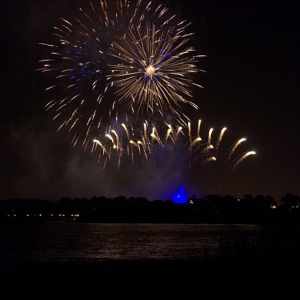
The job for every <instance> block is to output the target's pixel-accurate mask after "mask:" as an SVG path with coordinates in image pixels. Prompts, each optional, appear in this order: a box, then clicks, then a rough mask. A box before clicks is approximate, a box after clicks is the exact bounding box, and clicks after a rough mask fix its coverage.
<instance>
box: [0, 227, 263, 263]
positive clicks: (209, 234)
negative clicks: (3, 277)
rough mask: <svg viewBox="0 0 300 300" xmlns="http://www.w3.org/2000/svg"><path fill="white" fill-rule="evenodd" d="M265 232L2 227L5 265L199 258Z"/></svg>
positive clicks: (251, 229)
mask: <svg viewBox="0 0 300 300" xmlns="http://www.w3.org/2000/svg"><path fill="white" fill-rule="evenodd" d="M263 234H264V228H263V227H262V226H258V225H221V224H220V225H219V224H213V225H211V224H102V223H97V224H91V223H72V222H70V223H68V222H65V223H64V222H61V223H60V222H47V223H45V224H43V225H38V226H6V227H4V228H3V227H2V228H1V231H0V241H1V246H0V263H5V262H19V261H20V262H49V261H50V262H81V261H83V262H99V261H104V260H120V259H122V260H145V259H196V258H203V257H205V255H209V256H216V255H217V254H218V251H219V241H220V236H222V237H223V238H226V237H238V236H241V235H247V236H251V237H254V238H259V237H261V236H262V235H263ZM205 253H206V254H205Z"/></svg>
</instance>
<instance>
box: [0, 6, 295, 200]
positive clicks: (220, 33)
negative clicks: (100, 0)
mask: <svg viewBox="0 0 300 300" xmlns="http://www.w3.org/2000/svg"><path fill="white" fill-rule="evenodd" d="M84 2H86V1H80V0H78V1H71V0H68V1H58V0H55V1H53V0H51V1H49V0H43V1H41V0H31V1H30V0H22V1H21V0H12V1H7V3H6V4H4V5H3V4H2V5H1V13H2V14H3V16H2V17H1V22H2V24H1V26H0V28H1V29H0V30H1V31H0V33H1V58H0V59H1V81H0V82H1V90H0V91H1V95H0V96H1V97H0V101H1V102H0V103H1V109H0V141H1V156H0V198H1V199H4V198H16V197H21V198H32V197H39V198H42V199H44V198H49V199H51V198H53V199H56V198H60V197H62V196H68V197H76V196H78V197H92V196H93V195H97V196H102V195H104V196H107V197H114V196H118V195H119V194H124V195H126V196H139V195H140V196H145V197H147V198H149V199H154V198H161V199H164V198H166V197H168V195H169V194H170V193H171V192H170V191H171V190H172V188H173V187H174V189H175V187H176V184H179V183H180V182H179V181H180V180H179V181H178V176H177V177H176V175H174V174H175V173H176V172H179V173H180V167H179V166H178V165H180V164H178V163H176V168H175V169H173V168H172V167H169V168H167V169H166V170H164V171H161V170H157V169H154V170H151V168H150V167H147V168H146V169H141V168H140V167H139V166H130V167H129V168H127V170H126V171H117V170H114V169H111V170H106V171H105V172H104V171H103V170H102V168H101V167H100V166H99V164H97V162H96V158H95V157H94V156H93V155H91V154H89V153H84V152H83V151H82V149H81V148H79V147H75V148H72V147H71V146H70V137H69V135H68V134H67V132H65V131H62V132H59V133H56V129H57V128H56V127H55V126H54V125H53V122H52V121H51V116H50V115H49V114H47V113H46V112H45V111H44V108H43V107H44V105H45V103H46V102H47V100H49V98H47V97H49V95H48V94H46V93H45V92H44V89H45V87H46V86H47V82H46V81H47V77H45V76H42V75H41V74H40V73H37V72H35V69H36V68H37V67H38V64H37V61H38V60H39V59H41V58H43V53H42V50H41V47H40V46H39V45H38V43H39V42H47V40H48V39H50V36H51V32H52V28H53V26H55V25H56V24H57V22H59V18H60V17H66V18H67V19H70V18H71V17H72V13H73V12H74V11H76V10H77V7H78V5H79V4H80V5H81V4H82V3H84ZM165 4H166V5H167V6H169V7H171V8H173V9H175V10H176V11H177V12H179V13H180V14H181V15H182V17H183V18H186V19H188V20H191V21H192V22H193V24H192V25H191V27H190V30H191V31H193V32H195V33H196V35H195V37H193V38H192V42H193V43H194V46H195V48H196V49H197V50H198V51H199V52H201V53H203V54H206V55H207V57H206V58H205V59H203V60H201V62H200V63H199V67H200V68H202V69H205V70H206V71H207V73H206V74H199V75H198V78H196V80H197V81H198V82H199V83H200V84H202V85H203V86H204V89H201V90H196V92H195V93H194V101H195V102H196V103H197V104H198V105H199V106H200V110H199V111H197V112H191V114H190V116H191V117H192V119H194V120H197V119H199V118H200V119H202V122H203V128H204V129H205V128H206V129H207V131H208V129H209V128H210V127H213V128H215V130H216V132H219V131H220V130H221V129H222V128H223V127H224V126H226V127H227V128H228V129H227V131H226V133H225V135H224V144H226V143H229V144H231V143H232V142H234V141H235V140H237V139H239V138H242V137H246V138H247V141H246V142H244V144H243V147H244V148H243V149H244V151H250V150H254V151H256V152H257V154H256V155H253V156H250V157H248V158H247V159H245V161H243V162H242V163H241V165H240V166H239V167H238V168H237V170H236V171H235V172H233V173H232V174H231V176H230V177H229V178H227V180H226V182H225V183H224V184H223V185H222V186H221V187H215V188H213V189H212V190H210V191H209V192H216V193H219V194H221V195H226V194H229V195H233V196H243V195H245V194H253V195H258V194H263V195H267V194H268V195H271V196H273V197H274V198H275V199H276V200H279V199H280V198H281V197H282V196H284V195H285V194H286V193H292V194H297V195H300V158H299V153H300V135H299V129H300V118H299V116H300V114H299V112H300V104H299V101H300V89H299V86H300V85H299V82H298V81H299V53H300V49H299V45H300V41H299V28H300V22H299V16H298V12H299V5H298V4H297V1H283V0H281V1H280V0H278V1H276V0H274V1H262V0H261V1H257V0H253V1H241V0H239V1H237V0H233V1H217V0H210V1H208V0H204V1H190V0H189V1H178V0H174V1H172V0H168V1H166V2H165ZM243 149H242V150H243ZM181 163H183V162H181ZM174 170H175V171H174ZM177 175H178V174H177ZM179 177H180V176H179ZM194 182H197V178H194ZM166 190H168V192H166ZM202 192H203V191H201V188H200V187H199V186H197V183H196V184H195V185H194V186H191V185H190V186H189V189H188V190H187V193H188V194H190V193H196V194H198V195H199V194H200V193H202Z"/></svg>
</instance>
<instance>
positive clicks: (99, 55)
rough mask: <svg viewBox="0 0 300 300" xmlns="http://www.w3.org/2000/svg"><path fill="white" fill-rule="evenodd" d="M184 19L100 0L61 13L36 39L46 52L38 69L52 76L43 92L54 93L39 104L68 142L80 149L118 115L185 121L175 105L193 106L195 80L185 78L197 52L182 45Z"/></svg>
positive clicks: (143, 5)
mask: <svg viewBox="0 0 300 300" xmlns="http://www.w3.org/2000/svg"><path fill="white" fill-rule="evenodd" d="M188 25H189V23H188V22H186V21H181V22H179V21H178V20H177V17H175V15H172V14H171V13H170V12H169V11H168V9H166V8H164V7H163V6H161V5H159V6H158V7H155V6H153V5H152V3H151V2H149V3H148V2H146V1H143V0H139V1H137V3H136V4H135V5H134V4H132V2H129V1H127V0H115V1H110V2H107V1H106V0H100V1H99V4H98V7H96V6H95V5H94V4H92V3H91V4H90V7H89V8H87V9H85V10H83V9H81V8H80V10H79V16H78V17H77V16H76V17H74V20H73V21H69V20H66V19H61V24H60V25H59V26H57V27H54V33H53V39H54V40H53V42H51V43H41V44H42V45H43V46H45V47H46V49H48V50H49V51H48V52H49V53H48V55H47V57H46V58H44V59H42V60H40V61H39V63H40V68H39V69H38V70H39V71H40V72H42V73H49V74H51V80H52V82H51V84H50V85H49V87H48V88H46V90H47V91H53V92H54V94H55V97H54V99H53V100H51V101H50V102H49V103H48V104H47V105H46V106H45V108H46V110H51V111H53V112H54V117H53V119H57V120H58V121H59V122H60V123H59V124H58V130H60V129H61V128H63V127H66V128H68V130H69V131H72V132H73V140H72V144H73V145H76V144H77V143H78V142H79V141H81V142H82V145H83V146H84V148H86V147H87V145H88V144H89V142H91V141H92V140H93V139H95V138H98V137H99V136H103V134H104V132H107V131H108V130H109V127H110V125H111V123H112V122H117V121H118V117H119V116H120V115H125V114H126V115H128V114H134V115H137V114H138V115H142V116H144V117H145V118H146V116H147V115H150V117H152V116H153V115H155V114H156V113H157V114H159V115H160V116H161V117H162V118H165V116H166V114H167V113H171V114H172V115H174V118H175V119H176V120H177V122H178V123H182V124H183V125H184V123H185V122H186V121H187V120H188V118H187V117H185V115H184V114H183V113H182V112H181V106H182V105H183V104H190V105H192V106H193V107H197V105H196V104H194V103H193V102H192V99H191V96H192V91H191V90H192V87H193V86H200V85H198V84H195V83H194V82H193V81H192V79H191V78H190V74H191V73H195V72H198V71H199V70H198V69H197V67H196V63H197V60H198V57H199V56H201V55H196V54H195V51H194V49H193V48H192V47H190V46H188V44H189V35H190V33H187V32H186V28H187V27H188ZM116 147H118V146H116Z"/></svg>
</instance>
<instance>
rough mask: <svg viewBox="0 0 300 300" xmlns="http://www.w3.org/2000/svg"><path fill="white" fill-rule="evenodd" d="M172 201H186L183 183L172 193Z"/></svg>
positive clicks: (181, 202)
mask: <svg viewBox="0 0 300 300" xmlns="http://www.w3.org/2000/svg"><path fill="white" fill-rule="evenodd" d="M173 202H175V203H179V204H184V203H186V202H187V197H186V194H185V188H184V185H183V184H182V185H181V186H180V188H179V189H178V190H177V191H176V192H175V193H174V195H173Z"/></svg>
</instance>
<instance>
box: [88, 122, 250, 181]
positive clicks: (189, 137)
mask: <svg viewBox="0 0 300 300" xmlns="http://www.w3.org/2000/svg"><path fill="white" fill-rule="evenodd" d="M199 124H200V122H198V128H197V133H196V135H193V133H192V126H191V123H189V126H188V128H185V129H183V128H182V127H179V126H177V125H172V124H167V123H165V124H164V125H161V126H159V129H158V128H157V127H156V126H154V125H150V124H149V123H148V122H142V124H141V125H140V126H137V127H134V126H133V125H132V124H130V123H121V124H117V123H116V124H113V125H112V126H111V127H110V128H109V130H108V132H106V134H105V138H104V139H102V140H97V139H95V140H94V144H96V145H97V146H98V147H99V148H100V151H99V157H98V161H100V160H101V157H102V161H103V159H104V162H105V163H106V165H107V163H108V162H111V163H112V164H113V165H115V166H116V164H115V162H118V164H117V166H116V167H117V168H120V167H122V165H127V164H128V160H129V161H131V163H133V162H137V163H142V164H144V163H147V161H148V160H149V159H150V160H151V161H153V160H154V161H156V162H157V163H158V164H163V165H168V164H169V162H168V161H169V160H173V159H174V157H178V159H180V160H182V161H184V162H185V165H186V169H187V170H188V169H190V171H192V170H195V169H198V175H199V178H201V181H202V182H203V183H205V184H206V185H209V184H213V182H222V181H223V180H224V179H225V178H227V177H228V176H229V175H230V173H231V172H233V171H234V170H235V169H236V167H237V166H238V165H239V164H240V163H241V162H242V161H243V160H244V159H245V158H246V157H247V156H249V155H250V154H254V152H251V151H250V152H247V153H245V154H243V155H238V156H237V157H235V158H234V159H233V160H228V159H224V157H226V158H228V153H230V155H231V157H232V155H233V153H234V152H236V149H237V147H238V146H239V145H240V144H241V142H242V141H244V139H239V140H238V141H236V142H235V143H234V144H233V146H232V147H231V148H229V150H227V151H226V153H225V154H223V155H222V153H223V152H224V151H219V149H217V147H218V148H220V149H221V148H222V147H221V142H222V139H223V137H224V133H225V130H226V129H225V127H224V128H223V129H222V130H221V131H220V133H219V135H218V137H217V139H216V141H213V136H212V129H210V130H209V131H208V134H207V136H208V139H207V140H208V141H209V142H202V139H201V137H200V130H199ZM129 128H131V129H130V130H129ZM232 148H234V151H232ZM96 150H97V149H96V147H95V148H93V151H94V152H95V151H96ZM218 152H220V153H221V156H220V155H219V153H218ZM219 157H221V158H219ZM192 173H194V171H193V172H192ZM199 173H200V174H199Z"/></svg>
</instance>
